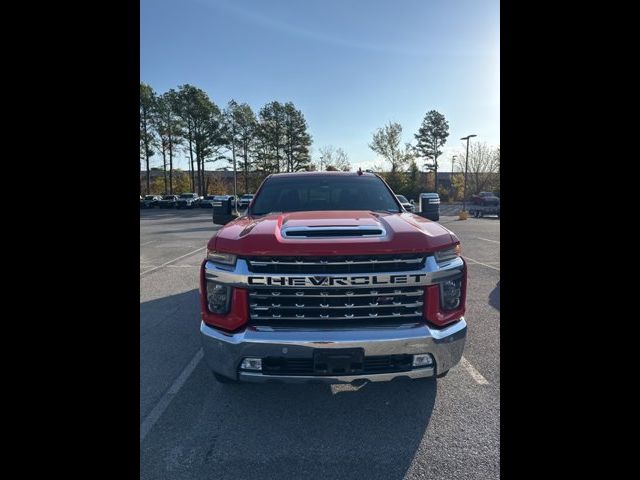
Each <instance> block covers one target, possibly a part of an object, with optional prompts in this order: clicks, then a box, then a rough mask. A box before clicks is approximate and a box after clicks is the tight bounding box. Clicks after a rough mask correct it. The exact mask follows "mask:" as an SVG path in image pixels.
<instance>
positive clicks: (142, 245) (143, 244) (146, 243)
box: [140, 240, 155, 247]
mask: <svg viewBox="0 0 640 480" xmlns="http://www.w3.org/2000/svg"><path fill="white" fill-rule="evenodd" d="M153 242H155V240H150V241H148V242H145V243H141V244H140V246H141V247H144V246H145V245H149V244H150V243H153Z"/></svg>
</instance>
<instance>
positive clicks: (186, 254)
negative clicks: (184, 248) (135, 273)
mask: <svg viewBox="0 0 640 480" xmlns="http://www.w3.org/2000/svg"><path fill="white" fill-rule="evenodd" d="M204 249H205V247H200V248H197V249H196V250H194V251H193V252H189V253H185V254H184V255H181V256H179V257H178V258H174V259H173V260H169V261H168V262H165V263H163V264H162V265H158V266H157V267H153V268H150V269H149V270H145V271H144V272H142V273H140V276H142V275H144V274H145V273H149V272H153V271H154V270H158V269H159V268H162V267H166V266H167V265H169V264H170V263H173V262H177V261H178V260H180V259H181V258H185V257H188V256H189V255H193V254H194V253H198V252H199V251H200V250H204Z"/></svg>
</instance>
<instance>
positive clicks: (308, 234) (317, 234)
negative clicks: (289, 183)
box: [282, 226, 385, 238]
mask: <svg viewBox="0 0 640 480" xmlns="http://www.w3.org/2000/svg"><path fill="white" fill-rule="evenodd" d="M384 234H385V231H384V230H383V229H382V228H380V227H374V226H371V227H366V226H353V227H331V226H321V227H289V228H283V229H282V236H283V237H284V238H341V237H360V238H361V237H381V236H383V235H384Z"/></svg>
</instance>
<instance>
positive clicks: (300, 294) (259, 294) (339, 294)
mask: <svg viewBox="0 0 640 480" xmlns="http://www.w3.org/2000/svg"><path fill="white" fill-rule="evenodd" d="M423 294H424V290H393V291H390V292H385V291H378V290H371V291H368V292H365V293H359V292H358V293H355V292H352V291H346V292H345V291H344V290H337V291H332V292H320V293H319V294H318V291H317V290H314V291H313V292H306V291H304V290H302V291H297V292H296V293H295V294H294V295H289V294H283V293H281V292H280V291H276V290H272V291H267V292H266V293H265V292H263V291H261V290H252V291H250V292H249V296H250V297H252V298H273V297H277V298H345V297H354V298H358V297H379V296H390V295H396V296H397V295H400V296H405V297H418V296H421V295H423Z"/></svg>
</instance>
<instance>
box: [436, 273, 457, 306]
mask: <svg viewBox="0 0 640 480" xmlns="http://www.w3.org/2000/svg"><path fill="white" fill-rule="evenodd" d="M461 296H462V278H456V279H455V280H445V281H444V282H442V283H440V303H441V304H442V305H441V307H442V310H455V309H456V308H458V307H459V306H460V300H461Z"/></svg>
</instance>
